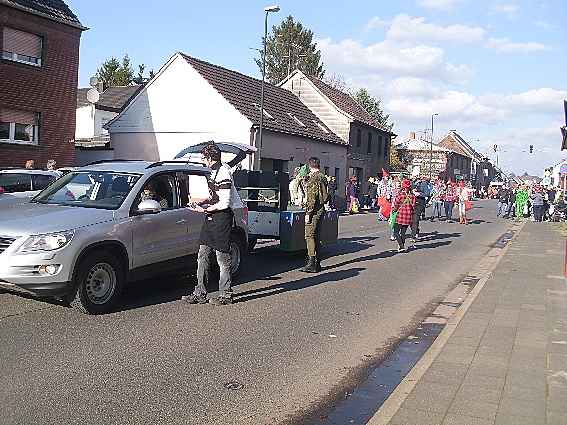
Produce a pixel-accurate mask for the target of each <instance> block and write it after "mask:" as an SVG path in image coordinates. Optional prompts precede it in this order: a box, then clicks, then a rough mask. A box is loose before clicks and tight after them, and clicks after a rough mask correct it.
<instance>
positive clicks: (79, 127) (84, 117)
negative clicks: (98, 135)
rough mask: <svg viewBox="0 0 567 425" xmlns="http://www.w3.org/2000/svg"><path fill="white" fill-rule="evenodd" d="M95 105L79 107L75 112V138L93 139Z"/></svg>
mask: <svg viewBox="0 0 567 425" xmlns="http://www.w3.org/2000/svg"><path fill="white" fill-rule="evenodd" d="M93 115H94V106H93V105H87V106H81V107H80V108H77V110H76V112H75V122H76V126H75V139H91V138H92V137H93V136H94V117H93Z"/></svg>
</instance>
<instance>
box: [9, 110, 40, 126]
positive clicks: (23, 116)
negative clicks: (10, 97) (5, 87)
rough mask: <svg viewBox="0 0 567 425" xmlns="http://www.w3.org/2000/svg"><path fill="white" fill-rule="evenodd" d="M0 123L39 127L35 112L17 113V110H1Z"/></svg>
mask: <svg viewBox="0 0 567 425" xmlns="http://www.w3.org/2000/svg"><path fill="white" fill-rule="evenodd" d="M0 122H14V123H17V124H26V125H37V124H38V116H37V113H35V112H27V111H17V110H15V109H0Z"/></svg>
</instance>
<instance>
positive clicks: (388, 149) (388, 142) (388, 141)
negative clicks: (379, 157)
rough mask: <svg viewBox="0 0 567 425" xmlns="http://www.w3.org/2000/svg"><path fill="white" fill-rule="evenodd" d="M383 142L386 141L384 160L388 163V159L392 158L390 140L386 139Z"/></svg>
mask: <svg viewBox="0 0 567 425" xmlns="http://www.w3.org/2000/svg"><path fill="white" fill-rule="evenodd" d="M383 140H384V159H385V160H386V161H387V160H388V157H389V156H390V140H389V139H388V138H387V137H384V138H383Z"/></svg>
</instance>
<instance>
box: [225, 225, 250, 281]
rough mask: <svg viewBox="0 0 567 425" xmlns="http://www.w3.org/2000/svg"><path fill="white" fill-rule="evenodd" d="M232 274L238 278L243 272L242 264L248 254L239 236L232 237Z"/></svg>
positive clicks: (233, 235)
mask: <svg viewBox="0 0 567 425" xmlns="http://www.w3.org/2000/svg"><path fill="white" fill-rule="evenodd" d="M229 248H230V261H231V263H230V274H231V275H232V276H233V277H236V276H237V275H238V274H239V273H240V271H241V270H242V263H243V260H244V256H245V253H246V248H245V244H244V243H243V242H242V240H241V238H240V237H238V235H237V234H232V235H231V236H230V242H229Z"/></svg>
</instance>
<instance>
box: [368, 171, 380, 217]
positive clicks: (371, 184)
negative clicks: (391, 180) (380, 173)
mask: <svg viewBox="0 0 567 425" xmlns="http://www.w3.org/2000/svg"><path fill="white" fill-rule="evenodd" d="M377 194H378V185H377V184H376V181H375V180H374V177H370V178H369V179H368V204H367V206H368V207H369V208H370V209H371V210H373V209H375V208H376V202H377V201H378V195H377Z"/></svg>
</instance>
